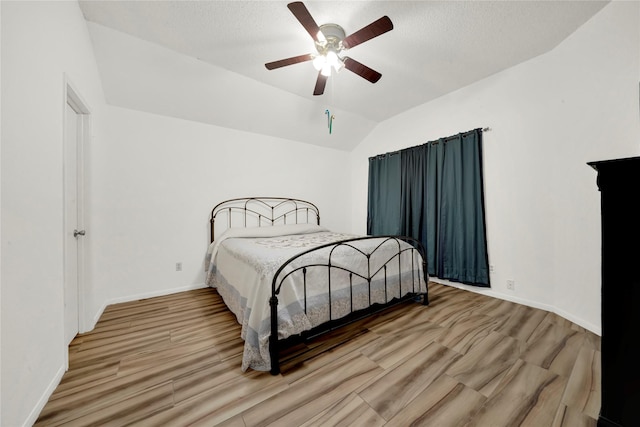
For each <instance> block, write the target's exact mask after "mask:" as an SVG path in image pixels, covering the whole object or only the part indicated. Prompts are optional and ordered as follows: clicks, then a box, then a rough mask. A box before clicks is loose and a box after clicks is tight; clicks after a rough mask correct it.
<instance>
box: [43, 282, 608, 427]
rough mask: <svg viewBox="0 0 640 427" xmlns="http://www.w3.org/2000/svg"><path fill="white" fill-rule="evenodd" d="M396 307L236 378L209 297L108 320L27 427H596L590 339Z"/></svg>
mask: <svg viewBox="0 0 640 427" xmlns="http://www.w3.org/2000/svg"><path fill="white" fill-rule="evenodd" d="M430 295H431V297H430V300H431V304H430V306H422V305H420V304H417V303H407V304H404V305H402V306H399V307H395V308H393V309H390V310H387V311H386V312H384V313H382V314H380V315H378V316H376V317H374V318H371V319H367V320H365V321H361V322H359V323H357V324H354V325H351V326H349V327H347V328H346V329H345V330H341V331H337V332H334V333H332V334H330V335H328V336H326V337H323V338H322V339H319V340H317V341H316V342H314V343H312V344H310V345H308V346H306V347H304V348H302V347H301V348H298V349H296V351H294V352H292V353H290V354H288V355H286V361H285V362H284V363H283V367H282V369H283V372H282V374H281V375H278V376H271V375H270V374H269V373H263V372H255V371H248V372H246V373H243V372H241V371H240V360H241V355H242V343H243V342H242V340H241V339H240V326H239V325H238V324H237V322H236V320H235V318H234V316H233V315H232V314H231V313H230V312H229V311H228V309H227V308H226V307H225V305H224V303H223V302H222V300H221V298H220V297H219V296H218V294H217V293H216V292H215V291H214V290H212V289H201V290H195V291H190V292H184V293H180V294H174V295H169V296H163V297H158V298H151V299H147V300H142V301H136V302H130V303H123V304H117V305H113V306H109V307H107V309H106V310H105V312H104V314H103V315H102V317H101V319H100V321H99V322H98V324H97V326H96V328H95V329H94V330H93V331H91V332H90V333H87V334H83V335H80V336H78V337H77V338H76V339H74V340H73V342H72V343H71V347H70V355H69V359H70V362H69V365H70V368H69V371H68V372H67V373H66V374H65V375H64V377H63V378H62V382H61V383H60V385H59V386H58V387H57V389H56V390H55V392H54V393H53V395H52V396H51V399H50V400H49V402H48V403H47V405H46V406H45V408H44V409H43V411H42V413H41V414H40V417H39V419H38V421H37V423H36V425H42V426H44V425H69V426H70V425H73V426H75V425H79V426H80V425H82V426H85V425H100V426H103V425H113V426H125V425H143V426H186V425H201V426H214V425H224V426H263V425H281V426H329V425H343V426H351V425H361V426H382V425H388V426H408V425H424V426H433V427H447V426H490V427H499V426H509V427H511V426H535V427H544V426H571V427H574V426H595V425H596V419H597V417H598V412H599V409H600V338H599V337H598V336H597V335H594V334H593V333H591V332H589V331H586V330H585V329H583V328H581V327H579V326H576V325H575V324H573V323H571V322H569V321H567V320H565V319H563V318H561V317H559V316H557V315H555V314H552V313H548V312H545V311H542V310H537V309H534V308H530V307H525V306H522V305H518V304H514V303H511V302H508V301H502V300H497V299H493V298H489V297H486V296H483V295H479V294H475V293H471V292H466V291H462V290H459V289H456V288H451V287H446V286H442V285H438V284H434V283H432V284H430Z"/></svg>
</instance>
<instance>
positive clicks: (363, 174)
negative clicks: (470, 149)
mask: <svg viewBox="0 0 640 427" xmlns="http://www.w3.org/2000/svg"><path fill="white" fill-rule="evenodd" d="M639 8H640V3H638V2H613V3H611V4H610V5H608V6H606V7H605V8H604V9H603V10H602V11H601V12H600V13H598V14H597V15H596V16H594V17H593V18H592V19H591V20H590V21H589V22H587V23H586V24H585V25H584V26H583V27H581V28H580V29H578V30H577V31H576V32H575V33H574V34H573V35H571V36H570V37H569V38H568V39H567V40H565V41H564V42H563V43H561V44H560V45H559V46H558V47H557V48H556V49H554V50H552V51H551V52H549V53H547V54H545V55H541V56H539V57H537V58H534V59H532V60H530V61H528V62H526V63H523V64H521V65H519V66H516V67H513V68H511V69H508V70H506V71H504V72H501V73H499V74H496V75H494V76H491V77H489V78H487V79H485V80H483V81H480V82H478V83H475V84H473V85H470V86H468V87H466V88H463V89H461V90H459V91H457V92H454V93H452V94H449V95H447V96H444V97H442V98H439V99H437V100H435V101H432V102H430V103H427V104H424V105H422V106H420V107H417V108H415V109H413V110H411V111H408V112H406V113H404V114H401V115H399V116H396V117H394V118H392V119H390V120H388V121H386V122H384V123H382V124H380V125H379V126H378V127H377V128H376V129H375V130H374V132H372V134H371V135H370V136H369V137H368V138H367V139H366V140H365V141H364V142H363V143H361V144H360V146H358V147H357V148H356V149H355V150H354V151H353V152H352V153H351V166H352V168H353V173H352V193H353V198H354V202H353V213H352V216H353V220H352V222H353V226H354V230H355V231H356V232H365V231H366V205H367V191H366V188H367V168H368V163H367V159H368V157H369V156H372V155H375V154H379V153H384V152H388V151H393V150H397V149H400V148H404V147H409V146H413V145H418V144H421V143H424V142H427V141H430V140H434V139H437V138H439V137H443V136H448V135H452V134H456V133H458V132H461V131H466V130H469V129H473V128H477V127H486V126H488V127H490V128H491V129H492V130H491V131H490V132H486V133H485V134H484V148H485V151H484V160H485V197H486V220H487V232H488V246H489V247H488V250H489V262H490V264H492V265H493V266H494V267H495V272H494V273H492V275H491V281H492V289H491V290H488V291H483V292H486V293H487V294H489V295H493V296H498V297H501V298H505V299H511V300H515V301H519V302H524V303H527V304H530V305H533V306H537V307H541V308H545V309H549V310H552V311H556V312H558V313H559V314H561V315H563V316H564V317H566V318H568V319H570V320H572V321H574V322H576V323H578V324H581V325H582V326H585V327H587V328H588V329H590V330H593V331H595V332H599V331H600V235H599V233H600V205H599V193H598V191H597V187H596V183H595V178H596V174H595V172H594V171H593V170H592V169H591V168H589V167H588V166H587V165H586V162H588V161H593V160H600V159H608V158H616V157H629V156H636V155H638V154H640V150H639V148H640V112H639V110H638V70H639V69H640V35H639V31H638V28H640V13H639V10H638V9H639ZM508 279H513V280H515V291H509V290H507V289H506V280H508ZM467 288H469V287H467Z"/></svg>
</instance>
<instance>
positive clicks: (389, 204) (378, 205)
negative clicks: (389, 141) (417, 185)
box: [367, 153, 401, 236]
mask: <svg viewBox="0 0 640 427" xmlns="http://www.w3.org/2000/svg"><path fill="white" fill-rule="evenodd" d="M400 166H401V165H400V153H388V154H383V155H380V156H376V157H372V158H370V159H369V198H368V206H367V234H370V235H378V236H382V235H398V234H401V233H400V225H401V221H400V209H399V207H400V187H401V182H400V180H401V175H400V170H401V168H400Z"/></svg>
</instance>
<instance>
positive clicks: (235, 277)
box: [206, 197, 429, 375]
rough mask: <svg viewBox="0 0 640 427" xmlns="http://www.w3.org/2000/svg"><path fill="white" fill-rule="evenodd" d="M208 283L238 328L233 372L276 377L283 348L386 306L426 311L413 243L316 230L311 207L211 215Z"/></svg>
mask: <svg viewBox="0 0 640 427" xmlns="http://www.w3.org/2000/svg"><path fill="white" fill-rule="evenodd" d="M210 222H211V234H210V242H211V243H210V245H209V248H208V250H207V255H206V266H207V275H206V283H207V285H209V286H211V287H214V288H216V290H217V291H218V293H219V294H220V296H221V297H222V299H223V300H224V302H225V304H226V305H227V306H228V307H229V309H230V310H231V311H232V312H233V313H234V315H235V316H236V318H237V320H238V322H239V323H240V324H241V325H242V331H241V337H242V339H243V340H244V351H243V357H242V370H243V371H246V370H247V369H249V368H251V369H254V370H258V371H267V370H268V371H270V372H271V374H273V375H277V374H279V372H280V365H279V354H280V351H281V350H282V348H283V347H285V346H286V345H287V343H290V342H293V341H295V339H308V338H310V337H313V336H317V335H318V334H321V333H324V332H327V331H330V330H334V329H336V328H338V327H340V326H343V325H344V324H346V323H349V322H352V321H355V320H357V319H360V318H362V317H364V316H368V315H371V314H372V313H375V312H378V311H380V310H382V309H385V308H386V307H388V306H390V305H393V304H397V303H399V302H402V301H405V300H407V299H415V300H416V301H421V302H422V303H423V304H425V305H426V304H428V301H429V300H428V289H427V282H428V275H427V272H426V271H427V270H426V265H425V261H424V260H425V259H426V258H425V256H424V249H423V247H422V245H421V244H420V242H418V241H417V240H415V239H412V238H410V237H405V236H379V237H371V236H354V235H350V234H345V233H338V232H334V231H330V230H328V229H326V228H324V227H322V226H320V213H319V211H318V208H317V207H316V206H315V205H314V204H312V203H310V202H307V201H304V200H299V199H293V198H281V197H249V198H240V199H231V200H227V201H224V202H222V203H219V204H218V205H216V206H215V207H214V208H213V210H212V212H211V217H210Z"/></svg>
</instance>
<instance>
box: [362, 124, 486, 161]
mask: <svg viewBox="0 0 640 427" xmlns="http://www.w3.org/2000/svg"><path fill="white" fill-rule="evenodd" d="M474 130H480V131H482V132H483V133H484V132H491V130H492V129H491V128H490V127H488V126H487V127H484V128H475V129H471V130H468V131H466V132H459V133H457V134H456V135H451V136H448V137H445V138H439V139H436V140H434V141H427V142H425V143H424V144H420V145H415V146H412V147H407V148H401V149H400V150H396V151H391V152H387V153H384V154H376V155H375V156H371V157H369V160H371V159H374V158H376V157H379V156H393V155H394V154H400V152H401V151H403V150H409V149H411V148H415V147H420V146H421V145H425V144H437V143H438V141H439V140H440V139H442V140H445V141H446V140H447V139H450V138H455V137H456V136H458V135H464V134H467V133H470V132H473V131H474Z"/></svg>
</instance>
